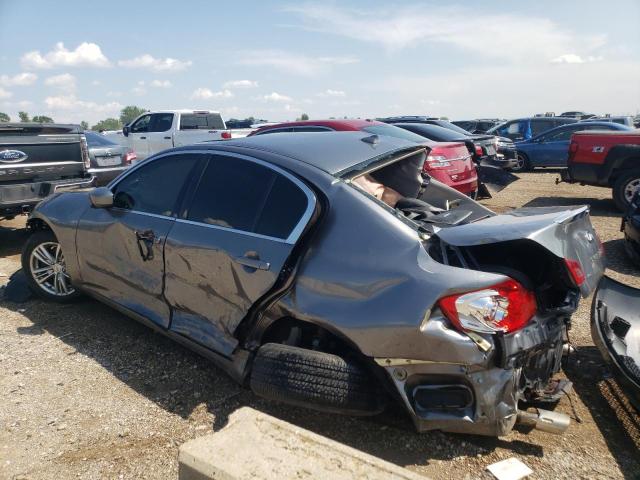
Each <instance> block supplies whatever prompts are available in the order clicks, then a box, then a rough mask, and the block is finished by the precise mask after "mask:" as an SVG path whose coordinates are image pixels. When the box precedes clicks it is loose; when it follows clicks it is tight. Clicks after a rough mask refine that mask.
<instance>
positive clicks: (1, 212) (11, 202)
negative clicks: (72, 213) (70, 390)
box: [0, 123, 94, 220]
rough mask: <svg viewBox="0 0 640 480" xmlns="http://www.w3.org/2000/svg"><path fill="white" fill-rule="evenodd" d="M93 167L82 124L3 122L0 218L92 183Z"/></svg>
mask: <svg viewBox="0 0 640 480" xmlns="http://www.w3.org/2000/svg"><path fill="white" fill-rule="evenodd" d="M89 166H90V159H89V151H88V148H87V141H86V139H85V136H84V134H83V132H82V130H81V128H80V126H78V125H59V124H40V123H0V220H2V219H11V218H13V217H15V216H16V215H19V214H21V213H29V212H30V211H31V209H32V208H33V207H34V206H35V205H36V204H37V203H38V202H40V200H42V199H44V198H46V197H47V196H49V195H51V194H53V193H55V192H58V191H63V190H70V189H75V188H83V187H90V186H92V185H93V183H94V178H93V177H92V176H91V175H90V174H89V173H87V169H88V168H89Z"/></svg>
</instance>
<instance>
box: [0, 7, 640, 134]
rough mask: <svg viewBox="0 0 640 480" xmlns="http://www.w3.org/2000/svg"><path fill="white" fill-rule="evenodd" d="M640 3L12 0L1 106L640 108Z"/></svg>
mask: <svg viewBox="0 0 640 480" xmlns="http://www.w3.org/2000/svg"><path fill="white" fill-rule="evenodd" d="M639 25H640V0H609V1H607V2H602V1H592V0H584V1H577V0H575V1H572V0H565V1H562V0H553V1H547V0H536V1H527V2H524V1H518V2H514V1H506V0H505V1H503V0H486V1H480V0H478V1H473V2H472V1H459V2H456V1H455V0H454V1H448V2H443V1H439V2H436V1H411V0H404V1H400V2H394V1H393V0H391V1H380V2H378V1H372V0H369V1H349V0H343V1H340V2H338V1H335V2H331V1H329V2H324V1H323V2H319V1H314V2H306V1H304V0H302V1H300V0H298V1H291V2H276V1H268V2H267V1H254V0H245V1H243V2H219V1H197V0H194V1H189V2H186V1H182V2H175V1H173V2H169V1H160V0H156V1H144V0H138V1H136V2H131V1H126V2H125V1H118V0H109V1H106V2H99V3H98V2H87V1H82V2H77V1H73V0H68V1H64V2H52V1H41V0H28V1H25V0H0V45H1V47H0V112H6V113H8V114H9V115H10V116H11V117H12V119H15V120H17V112H18V111H27V112H28V113H29V114H30V115H47V116H50V117H52V118H54V120H56V121H59V122H74V123H79V122H80V121H82V120H84V121H88V122H89V123H90V124H94V123H96V122H97V121H99V120H101V119H104V118H107V117H117V116H118V113H119V111H120V110H121V109H122V108H123V106H125V105H138V106H141V107H144V108H147V109H150V110H158V109H180V108H194V109H207V110H219V111H220V112H222V114H223V116H224V117H225V118H232V117H234V118H245V117H248V116H253V117H255V118H264V119H267V120H271V121H282V120H293V119H295V118H296V117H298V116H300V115H301V114H302V113H303V112H304V113H307V114H308V115H309V116H310V117H311V118H328V117H343V116H348V117H363V118H364V117H366V118H371V117H376V116H386V115H401V114H405V115H434V116H447V117H449V118H450V119H469V118H479V117H480V118H487V117H492V118H493V117H498V118H513V117H518V116H525V115H532V114H535V113H543V112H549V111H553V112H556V113H560V112H562V111H567V110H581V111H587V112H591V113H596V114H605V113H611V114H636V113H640V28H638V26H639Z"/></svg>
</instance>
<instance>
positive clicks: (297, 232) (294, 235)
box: [107, 150, 317, 245]
mask: <svg viewBox="0 0 640 480" xmlns="http://www.w3.org/2000/svg"><path fill="white" fill-rule="evenodd" d="M187 154H198V155H220V156H224V157H231V158H239V159H242V160H246V161H248V162H253V163H257V164H258V165H262V166H263V167H266V168H269V169H271V170H273V171H275V172H277V173H279V174H280V175H282V176H284V177H286V178H287V179H289V180H291V181H292V182H293V183H294V184H295V185H296V186H297V187H298V188H299V189H300V190H302V192H303V193H304V194H305V196H306V197H307V208H306V209H305V211H304V213H303V214H302V216H301V217H300V219H299V220H298V223H296V225H295V226H294V227H293V229H292V230H291V232H289V236H288V237H287V238H286V239H283V238H278V237H271V236H269V235H261V234H259V233H253V232H247V231H245V230H236V229H234V228H229V227H223V226H220V225H211V224H209V223H204V222H194V221H193V220H188V219H182V218H176V217H174V216H167V215H157V214H154V213H146V212H140V211H138V210H126V209H122V208H118V210H119V211H124V212H135V213H138V214H141V215H149V216H152V217H158V218H170V219H173V220H176V221H177V222H180V223H187V224H192V225H200V226H204V227H209V228H216V229H224V230H228V231H231V232H236V233H241V234H244V235H249V236H253V237H257V238H263V239H265V240H273V241H277V242H282V243H288V244H290V245H293V244H295V243H296V242H297V241H298V239H299V238H300V236H301V235H302V232H303V231H304V229H305V227H306V226H307V223H309V220H310V219H311V217H312V216H313V212H314V211H315V209H316V204H317V199H316V196H315V194H314V193H313V192H312V191H311V189H310V188H309V187H308V186H307V185H306V184H305V183H304V182H302V181H301V180H300V179H299V178H297V177H296V176H295V175H292V174H291V173H289V172H287V171H286V170H284V169H282V168H280V167H279V166H277V165H273V164H272V163H269V162H265V161H264V160H260V159H259V158H254V157H250V156H248V155H243V154H241V153H231V152H226V151H223V150H180V151H178V152H172V151H168V152H163V153H161V154H158V155H156V156H153V157H149V158H147V159H145V160H143V161H142V162H140V163H137V164H136V165H134V166H132V167H129V169H128V170H125V172H124V173H123V174H121V175H120V176H119V177H118V178H116V179H114V180H112V181H111V183H109V185H108V186H107V188H109V189H113V188H114V187H116V186H117V185H118V183H120V182H121V181H123V180H124V179H125V178H127V177H128V176H129V175H131V174H132V173H133V172H135V171H136V170H138V169H139V168H140V167H142V166H144V165H147V164H148V163H151V162H155V161H157V160H159V159H161V158H164V157H168V156H175V155H187ZM113 208H117V207H113Z"/></svg>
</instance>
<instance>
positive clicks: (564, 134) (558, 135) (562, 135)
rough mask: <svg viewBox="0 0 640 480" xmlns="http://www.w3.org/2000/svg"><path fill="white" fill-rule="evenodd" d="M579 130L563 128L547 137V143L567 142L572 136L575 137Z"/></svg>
mask: <svg viewBox="0 0 640 480" xmlns="http://www.w3.org/2000/svg"><path fill="white" fill-rule="evenodd" d="M577 130H580V129H579V128H563V129H561V130H560V131H558V132H555V133H553V134H550V135H545V137H546V138H545V139H544V140H545V141H547V142H563V141H565V140H567V141H568V140H569V139H570V138H571V135H573V134H574V133H575V132H576V131H577Z"/></svg>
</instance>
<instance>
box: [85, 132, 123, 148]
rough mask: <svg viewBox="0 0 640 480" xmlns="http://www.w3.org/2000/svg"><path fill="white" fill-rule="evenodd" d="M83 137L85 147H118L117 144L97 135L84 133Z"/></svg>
mask: <svg viewBox="0 0 640 480" xmlns="http://www.w3.org/2000/svg"><path fill="white" fill-rule="evenodd" d="M84 136H85V137H87V145H89V147H93V148H96V147H114V146H117V145H118V144H117V143H115V142H112V141H111V140H109V139H107V138H105V137H103V136H102V135H100V134H99V133H94V132H84Z"/></svg>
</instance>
